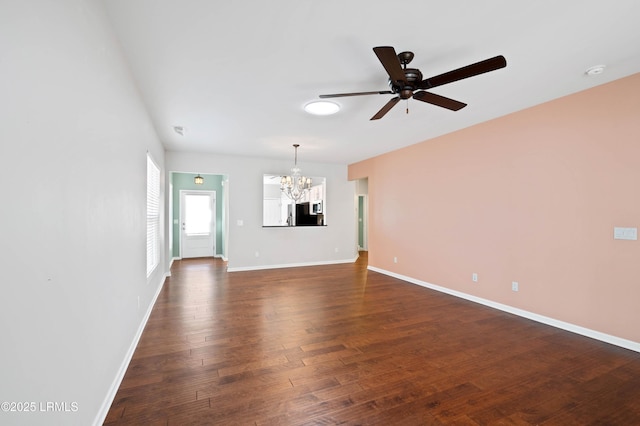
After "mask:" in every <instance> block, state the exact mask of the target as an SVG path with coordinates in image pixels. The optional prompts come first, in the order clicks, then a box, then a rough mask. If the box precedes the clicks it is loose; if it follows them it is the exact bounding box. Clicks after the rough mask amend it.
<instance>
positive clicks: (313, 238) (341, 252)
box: [166, 152, 357, 271]
mask: <svg viewBox="0 0 640 426" xmlns="http://www.w3.org/2000/svg"><path fill="white" fill-rule="evenodd" d="M291 166H292V162H291V161H284V160H269V159H262V158H252V157H239V156H224V155H203V154H200V153H198V154H194V153H182V152H180V153H179V152H167V153H166V168H167V170H168V171H175V172H189V171H191V172H195V171H197V172H198V173H203V174H204V173H212V174H224V175H228V177H229V183H228V190H229V192H228V193H229V206H228V207H229V235H228V237H229V243H228V251H227V257H228V260H229V263H228V268H229V270H231V271H233V270H243V269H259V268H267V267H275V266H292V265H305V264H317V263H338V262H350V261H353V260H354V259H355V258H356V256H357V250H356V239H355V229H356V221H355V210H354V208H355V206H354V197H353V195H354V193H355V183H354V182H349V181H347V166H346V165H337V164H327V163H311V162H306V161H304V162H299V166H300V168H302V171H303V172H304V174H305V175H309V176H324V177H326V178H327V202H326V204H327V224H328V226H326V227H324V226H322V227H313V226H310V227H293V228H288V227H285V228H263V227H262V175H263V174H265V173H283V174H284V173H288V172H289V170H290V169H291ZM239 220H240V221H242V223H243V225H242V226H239V225H238V221H239ZM336 250H337V251H336ZM256 252H259V257H256V255H255V253H256Z"/></svg>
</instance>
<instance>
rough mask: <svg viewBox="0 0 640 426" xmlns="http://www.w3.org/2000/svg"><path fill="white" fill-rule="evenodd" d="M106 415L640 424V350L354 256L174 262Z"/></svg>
mask: <svg viewBox="0 0 640 426" xmlns="http://www.w3.org/2000/svg"><path fill="white" fill-rule="evenodd" d="M105 424H108V425H120V424H127V425H143V424H144V425H189V424H194V425H202V424H204V425H214V424H220V425H334V424H349V425H403V426H404V425H441V424H456V425H493V424H504V425H508V424H511V425H562V426H566V425H637V424H640V354H638V353H636V352H633V351H629V350H626V349H622V348H619V347H616V346H612V345H609V344H606V343H602V342H599V341H595V340H591V339H588V338H586V337H582V336H579V335H575V334H572V333H569V332H565V331H562V330H558V329H555V328H552V327H549V326H546V325H542V324H538V323H536V322H533V321H530V320H526V319H523V318H519V317H516V316H513V315H510V314H507V313H504V312H500V311H496V310H493V309H491V308H488V307H485V306H482V305H477V304H474V303H472V302H469V301H465V300H461V299H457V298H455V297H452V296H448V295H444V294H441V293H438V292H435V291H431V290H428V289H425V288H422V287H419V286H416V285H413V284H409V283H405V282H403V281H400V280H397V279H394V278H391V277H388V276H385V275H382V274H378V273H375V272H372V271H367V269H366V253H362V256H361V258H360V259H359V260H358V261H357V262H356V263H355V264H344V265H330V266H314V267H304V268H287V269H279V270H275V269H274V270H265V271H250V272H234V273H227V272H226V271H225V266H224V263H223V262H222V261H221V260H219V259H215V260H214V259H191V260H181V261H177V262H175V263H174V265H173V267H172V276H171V278H169V279H168V280H167V282H166V283H165V285H164V288H163V290H162V292H161V293H160V295H159V297H158V300H157V303H156V306H155V307H154V308H153V312H152V314H151V317H150V319H149V322H148V324H147V326H146V328H145V330H144V333H143V335H142V337H141V340H140V343H139V345H138V348H137V349H136V352H135V354H134V356H133V359H132V361H131V364H130V365H129V369H128V370H127V373H126V375H125V377H124V380H123V382H122V385H121V387H120V389H119V391H118V393H117V395H116V397H115V399H114V401H113V404H112V406H111V409H110V411H109V413H108V415H107V418H106V421H105Z"/></svg>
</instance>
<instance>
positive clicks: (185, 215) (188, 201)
mask: <svg viewBox="0 0 640 426" xmlns="http://www.w3.org/2000/svg"><path fill="white" fill-rule="evenodd" d="M180 228H181V232H180V257H182V258H183V259H184V258H188V257H210V256H214V255H215V253H216V192H215V191H186V190H181V191H180Z"/></svg>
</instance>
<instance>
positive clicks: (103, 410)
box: [93, 279, 165, 426]
mask: <svg viewBox="0 0 640 426" xmlns="http://www.w3.org/2000/svg"><path fill="white" fill-rule="evenodd" d="M164 283H165V280H164V279H163V280H162V283H160V285H159V286H158V290H157V291H156V294H155V295H154V296H153V300H152V301H151V303H150V304H149V307H148V308H147V312H146V313H145V315H144V318H143V319H142V322H140V325H139V326H138V331H137V332H136V334H135V336H133V341H132V342H131V345H130V346H129V350H128V351H127V353H126V355H125V357H124V359H123V360H122V364H121V365H120V369H119V370H118V374H116V377H115V379H114V380H113V383H112V384H111V387H110V388H109V392H108V393H107V396H106V398H105V400H104V401H103V402H102V406H101V407H100V411H98V414H97V415H96V418H95V421H94V422H93V424H94V426H99V425H102V424H103V423H104V420H105V419H106V418H107V414H109V409H110V408H111V404H112V403H113V400H114V398H115V397H116V393H118V389H119V388H120V385H121V384H122V380H123V379H124V375H125V373H126V372H127V368H128V367H129V363H130V362H131V358H133V354H134V352H135V351H136V348H137V347H138V342H139V341H140V337H142V332H143V331H144V328H145V327H146V325H147V321H149V316H151V311H152V310H153V307H154V306H155V304H156V300H158V296H159V295H160V292H161V291H162V288H163V287H164Z"/></svg>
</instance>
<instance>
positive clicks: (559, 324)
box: [367, 266, 640, 352]
mask: <svg viewBox="0 0 640 426" xmlns="http://www.w3.org/2000/svg"><path fill="white" fill-rule="evenodd" d="M367 269H369V270H371V271H374V272H379V273H381V274H384V275H388V276H390V277H394V278H398V279H400V280H403V281H407V282H409V283H411V284H416V285H419V286H422V287H426V288H429V289H431V290H435V291H439V292H440V293H446V294H449V295H451V296H455V297H459V298H461V299H465V300H469V301H471V302H475V303H479V304H481V305H485V306H489V307H490V308H494V309H498V310H500V311H504V312H508V313H510V314H513V315H517V316H519V317H523V318H527V319H530V320H533V321H537V322H539V323H542V324H546V325H550V326H552V327H556V328H560V329H562V330H566V331H570V332H572V333H576V334H580V335H582V336H586V337H590V338H592V339H596V340H600V341H602V342H605V343H610V344H612V345H616V346H620V347H622V348H626V349H630V350H632V351H635V352H640V343H638V342H634V341H632V340H627V339H623V338H620V337H617V336H612V335H610V334H606V333H601V332H599V331H596V330H591V329H589V328H585V327H581V326H579V325H575V324H571V323H568V322H564V321H560V320H557V319H554V318H550V317H546V316H544V315H539V314H536V313H534V312H529V311H525V310H523V309H519V308H514V307H513V306H509V305H504V304H502V303H498V302H494V301H491V300H488V299H483V298H481V297H477V296H473V295H471V294H467V293H463V292H460V291H456V290H451V289H449V288H446V287H441V286H439V285H435V284H431V283H428V282H425V281H421V280H417V279H415V278H411V277H407V276H404V275H400V274H396V273H395V272H390V271H387V270H384V269H380V268H376V267H375V266H368V267H367Z"/></svg>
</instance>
